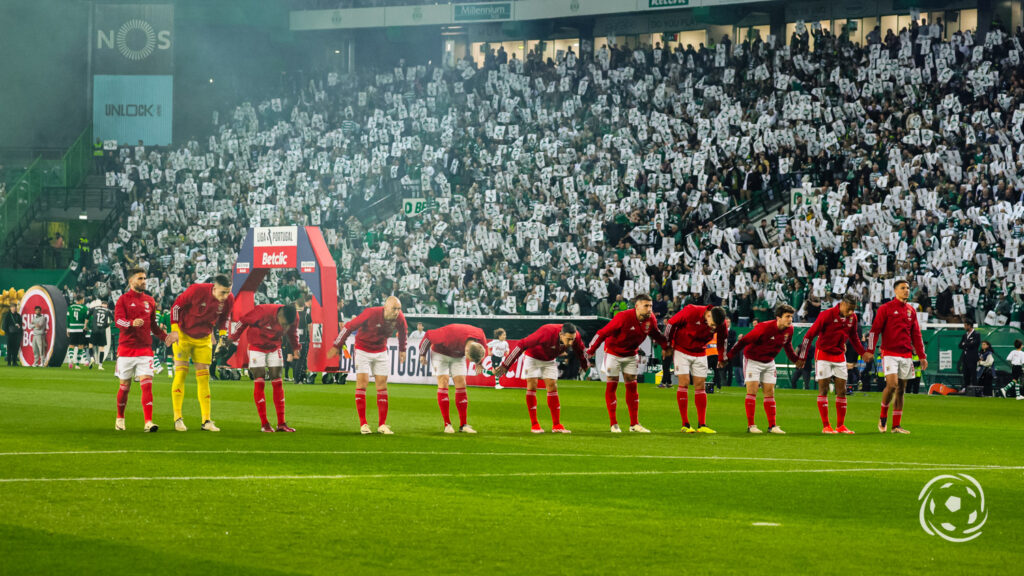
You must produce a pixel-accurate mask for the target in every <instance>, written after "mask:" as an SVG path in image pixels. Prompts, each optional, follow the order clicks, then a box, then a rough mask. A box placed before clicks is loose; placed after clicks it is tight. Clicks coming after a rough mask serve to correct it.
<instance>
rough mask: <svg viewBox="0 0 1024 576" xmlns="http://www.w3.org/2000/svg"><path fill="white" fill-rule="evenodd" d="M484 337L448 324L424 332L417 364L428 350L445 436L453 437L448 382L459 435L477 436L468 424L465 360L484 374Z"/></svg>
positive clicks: (474, 330) (469, 328)
mask: <svg viewBox="0 0 1024 576" xmlns="http://www.w3.org/2000/svg"><path fill="white" fill-rule="evenodd" d="M486 346H487V337H486V336H485V335H484V331H483V330H481V329H479V328H477V327H476V326H469V325H468V324H449V325H447V326H442V327H441V328H435V329H433V330H427V331H426V333H425V334H424V335H423V338H422V339H421V340H420V348H419V354H420V363H421V364H426V363H427V350H430V365H431V367H432V368H433V372H434V376H436V377H437V407H438V408H440V410H441V417H442V418H444V432H445V434H454V433H455V428H454V427H452V419H451V412H450V410H449V398H448V380H449V379H451V380H452V382H454V383H455V408H456V409H457V410H458V412H459V432H463V433H466V434H476V430H474V429H473V427H472V426H470V425H469V424H468V422H467V419H468V414H469V396H468V395H467V393H466V358H469V360H470V362H473V363H474V364H475V365H476V373H477V374H478V375H479V374H483V373H484V368H483V361H484V356H485V355H486V354H487V348H486Z"/></svg>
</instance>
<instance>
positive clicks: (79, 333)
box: [67, 293, 89, 369]
mask: <svg viewBox="0 0 1024 576" xmlns="http://www.w3.org/2000/svg"><path fill="white" fill-rule="evenodd" d="M88 319H89V308H88V307H87V306H86V305H85V294H82V293H79V294H78V295H77V296H75V303H74V304H72V305H71V306H68V313H67V331H68V368H74V369H81V367H82V366H81V365H82V364H86V363H88V359H87V358H86V356H85V355H86V349H87V348H88V346H89V342H88V341H87V340H86V339H85V323H86V321H87V320H88Z"/></svg>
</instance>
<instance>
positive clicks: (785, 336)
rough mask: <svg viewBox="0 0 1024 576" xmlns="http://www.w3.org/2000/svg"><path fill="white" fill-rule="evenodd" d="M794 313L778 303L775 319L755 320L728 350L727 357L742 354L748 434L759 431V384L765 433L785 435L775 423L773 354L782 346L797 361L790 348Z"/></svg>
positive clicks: (791, 309) (775, 354)
mask: <svg viewBox="0 0 1024 576" xmlns="http://www.w3.org/2000/svg"><path fill="white" fill-rule="evenodd" d="M795 313H796V310H794V309H793V307H792V306H790V305H789V304H779V305H778V306H776V307H775V320H769V321H766V322H758V324H757V326H754V328H753V329H752V330H751V331H750V332H747V333H746V334H744V335H743V337H742V338H740V339H739V340H738V341H737V342H736V344H735V345H733V347H732V349H730V350H729V356H730V357H735V356H736V355H737V354H740V353H741V352H742V353H743V381H744V382H745V383H746V386H747V400H746V403H745V405H746V409H747V432H750V433H751V434H760V433H761V430H760V429H759V428H758V427H757V426H756V425H755V424H754V411H755V408H756V405H757V388H758V386H760V387H762V388H763V390H764V399H763V401H762V402H763V405H764V413H765V416H767V417H768V432H770V433H772V434H785V432H783V430H782V428H780V427H779V426H778V425H776V423H775V381H776V379H777V377H778V371H777V370H776V367H775V357H776V356H778V354H779V351H780V350H783V349H784V350H785V351H786V356H787V357H789V360H790V361H791V362H795V361H796V360H797V355H796V352H795V351H794V350H793V314H795ZM744 348H746V349H745V350H744Z"/></svg>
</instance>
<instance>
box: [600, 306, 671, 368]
mask: <svg viewBox="0 0 1024 576" xmlns="http://www.w3.org/2000/svg"><path fill="white" fill-rule="evenodd" d="M648 336H650V338H651V340H653V341H655V342H657V343H658V344H659V345H660V346H661V349H662V350H667V349H669V348H670V345H669V343H668V339H667V338H665V335H664V334H662V333H661V330H658V321H657V320H655V319H654V314H651V316H650V318H648V319H647V321H646V322H644V323H642V324H641V323H640V320H639V319H638V318H637V317H636V310H623V311H622V312H619V313H618V314H616V315H615V316H614V317H613V318H612V320H611V322H609V323H608V324H606V325H605V327H604V328H601V329H600V330H598V331H597V334H595V335H594V339H593V340H591V342H590V347H589V348H587V356H593V355H594V354H596V353H597V350H598V348H599V347H600V346H601V343H602V342H604V350H605V352H607V353H609V354H611V355H613V356H619V357H629V356H636V354H637V352H638V351H639V349H640V345H641V344H643V342H644V340H645V339H647V337H648Z"/></svg>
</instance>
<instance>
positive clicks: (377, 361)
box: [327, 296, 409, 434]
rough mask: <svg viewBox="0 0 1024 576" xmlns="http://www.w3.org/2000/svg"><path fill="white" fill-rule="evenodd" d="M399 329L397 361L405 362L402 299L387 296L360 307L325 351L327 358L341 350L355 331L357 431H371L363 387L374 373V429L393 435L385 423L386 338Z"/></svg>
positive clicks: (366, 432) (406, 339) (386, 414)
mask: <svg viewBox="0 0 1024 576" xmlns="http://www.w3.org/2000/svg"><path fill="white" fill-rule="evenodd" d="M396 331H397V332H398V361H399V362H401V363H402V364H404V363H405V356H406V354H405V349H406V345H407V344H408V338H409V325H408V324H407V323H406V321H405V315H404V314H402V302H401V301H400V300H399V299H398V298H395V297H394V296H390V297H388V299H387V300H385V301H384V305H383V306H375V307H373V308H367V309H366V310H363V313H362V314H360V315H359V316H356V317H355V318H353V319H351V320H349V321H348V322H346V323H345V326H344V327H343V328H342V330H341V333H340V334H338V337H337V338H335V339H334V344H332V345H331V348H330V349H329V350H328V351H327V357H328V358H334V357H335V356H337V355H338V354H339V353H340V352H341V348H342V346H344V345H345V340H347V339H348V337H349V336H350V335H351V334H352V333H353V332H355V333H356V346H355V348H356V355H355V356H356V357H355V364H356V410H357V411H358V412H359V432H360V433H361V434H372V433H373V431H372V430H370V425H369V424H367V422H366V387H367V386H368V385H369V384H370V375H373V380H374V384H375V386H376V389H377V432H379V433H381V434H394V432H392V431H391V427H390V426H388V424H387V420H388V374H390V372H391V370H390V362H389V360H388V338H390V337H391V336H392V335H394V334H395V332H396Z"/></svg>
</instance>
